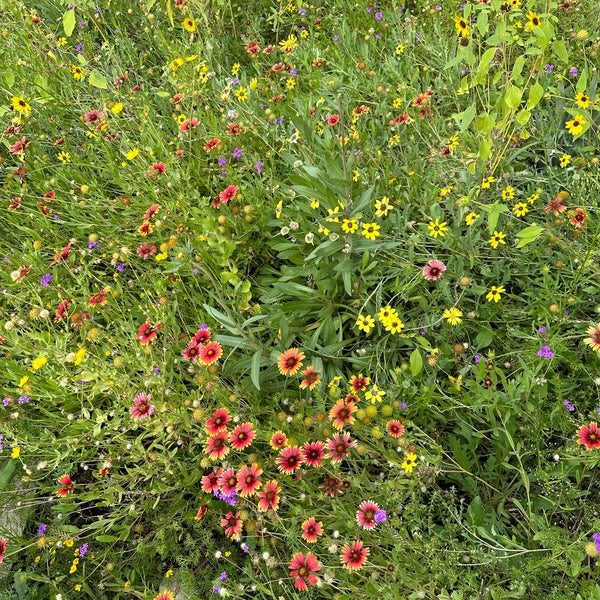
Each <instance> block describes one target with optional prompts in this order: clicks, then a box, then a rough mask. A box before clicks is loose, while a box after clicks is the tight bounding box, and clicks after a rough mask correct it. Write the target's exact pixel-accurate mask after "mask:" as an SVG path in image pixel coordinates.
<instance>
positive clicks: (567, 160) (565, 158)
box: [560, 154, 571, 169]
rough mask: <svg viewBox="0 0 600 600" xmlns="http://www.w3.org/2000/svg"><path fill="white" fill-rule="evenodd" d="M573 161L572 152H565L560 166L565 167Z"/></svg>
mask: <svg viewBox="0 0 600 600" xmlns="http://www.w3.org/2000/svg"><path fill="white" fill-rule="evenodd" d="M570 162H571V155H570V154H563V155H562V156H561V157H560V166H561V167H562V168H563V169H564V168H565V167H566V166H567V165H568V164H569V163H570Z"/></svg>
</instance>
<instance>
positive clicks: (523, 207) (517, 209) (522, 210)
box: [513, 202, 529, 217]
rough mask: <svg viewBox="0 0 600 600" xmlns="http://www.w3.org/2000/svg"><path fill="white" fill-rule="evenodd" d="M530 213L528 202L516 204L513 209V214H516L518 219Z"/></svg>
mask: <svg viewBox="0 0 600 600" xmlns="http://www.w3.org/2000/svg"><path fill="white" fill-rule="evenodd" d="M528 212H529V207H528V206H527V203H526V202H519V203H518V204H515V206H514V208H513V213H515V216H517V217H524V216H525V215H526V214H527V213H528Z"/></svg>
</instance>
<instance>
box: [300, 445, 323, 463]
mask: <svg viewBox="0 0 600 600" xmlns="http://www.w3.org/2000/svg"><path fill="white" fill-rule="evenodd" d="M324 450H325V444H324V443H323V442H309V443H306V444H304V448H303V449H302V460H303V462H304V463H306V464H307V465H308V466H309V467H320V466H322V465H323V456H324V455H325V453H324V452H323V451H324Z"/></svg>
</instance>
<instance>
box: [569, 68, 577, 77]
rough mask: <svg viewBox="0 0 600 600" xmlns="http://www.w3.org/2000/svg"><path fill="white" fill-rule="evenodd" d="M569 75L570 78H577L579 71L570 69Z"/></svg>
mask: <svg viewBox="0 0 600 600" xmlns="http://www.w3.org/2000/svg"><path fill="white" fill-rule="evenodd" d="M569 75H570V76H571V77H577V75H579V69H578V68H577V67H571V68H570V69H569Z"/></svg>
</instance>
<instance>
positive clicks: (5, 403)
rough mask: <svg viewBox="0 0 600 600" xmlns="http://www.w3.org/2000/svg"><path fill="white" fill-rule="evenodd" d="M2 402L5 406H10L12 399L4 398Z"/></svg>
mask: <svg viewBox="0 0 600 600" xmlns="http://www.w3.org/2000/svg"><path fill="white" fill-rule="evenodd" d="M2 404H3V405H4V406H8V405H9V404H10V400H9V399H8V398H2Z"/></svg>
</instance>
